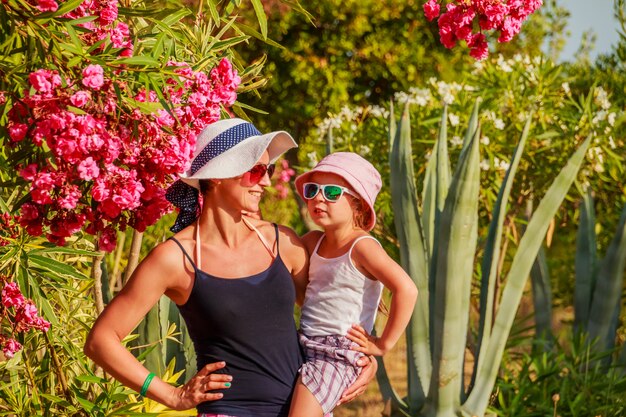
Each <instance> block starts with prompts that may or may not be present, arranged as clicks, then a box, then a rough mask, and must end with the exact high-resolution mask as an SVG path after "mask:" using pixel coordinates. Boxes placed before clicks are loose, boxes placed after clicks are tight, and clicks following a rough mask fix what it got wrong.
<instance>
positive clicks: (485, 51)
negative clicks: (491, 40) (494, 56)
mask: <svg viewBox="0 0 626 417" xmlns="http://www.w3.org/2000/svg"><path fill="white" fill-rule="evenodd" d="M467 45H468V46H469V47H470V55H471V56H472V57H474V58H476V59H477V60H479V61H482V60H483V59H485V58H487V55H489V45H488V44H487V40H486V38H485V35H483V34H482V33H476V34H475V35H474V36H472V38H471V40H470V41H469V42H468V43H467Z"/></svg>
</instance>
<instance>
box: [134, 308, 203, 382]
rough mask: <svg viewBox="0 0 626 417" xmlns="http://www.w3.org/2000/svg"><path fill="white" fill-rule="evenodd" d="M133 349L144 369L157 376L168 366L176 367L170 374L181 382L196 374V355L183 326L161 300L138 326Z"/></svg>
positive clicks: (176, 313)
mask: <svg viewBox="0 0 626 417" xmlns="http://www.w3.org/2000/svg"><path fill="white" fill-rule="evenodd" d="M133 346H135V347H137V349H138V353H139V355H138V356H139V358H141V359H144V360H145V362H144V363H145V366H146V368H148V369H149V370H150V371H152V372H154V373H156V374H157V375H161V374H163V373H164V372H165V371H166V364H170V363H172V362H173V363H175V364H176V367H175V369H174V371H175V372H176V374H177V375H182V380H183V381H185V380H187V379H189V378H190V377H191V376H193V375H194V374H195V373H196V354H195V350H194V348H193V344H192V343H191V339H190V337H189V333H188V332H187V327H186V326H185V322H184V320H183V319H182V317H181V316H180V313H179V312H178V309H177V308H176V306H175V305H174V304H173V303H172V302H171V301H170V299H169V298H167V297H165V296H163V297H161V298H160V299H159V302H158V304H157V305H155V306H154V307H152V308H151V309H150V311H149V312H148V314H147V315H146V317H144V319H143V320H142V321H141V323H139V326H138V327H137V338H136V339H135V340H133ZM180 371H184V372H182V373H180Z"/></svg>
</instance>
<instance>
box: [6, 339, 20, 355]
mask: <svg viewBox="0 0 626 417" xmlns="http://www.w3.org/2000/svg"><path fill="white" fill-rule="evenodd" d="M20 349H22V345H21V344H20V343H19V342H18V341H17V340H15V339H8V340H6V341H5V342H4V343H3V346H2V353H3V354H4V356H6V357H7V358H12V357H13V356H15V354H16V353H17V352H18V351H19V350H20Z"/></svg>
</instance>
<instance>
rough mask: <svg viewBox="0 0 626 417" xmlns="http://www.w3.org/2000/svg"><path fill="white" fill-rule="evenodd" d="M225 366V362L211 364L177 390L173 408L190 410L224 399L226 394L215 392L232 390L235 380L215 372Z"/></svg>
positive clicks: (174, 394) (174, 393)
mask: <svg viewBox="0 0 626 417" xmlns="http://www.w3.org/2000/svg"><path fill="white" fill-rule="evenodd" d="M225 366H226V363H225V362H215V363H210V364H208V365H206V366H205V367H204V368H202V369H201V370H200V371H199V372H198V373H197V374H196V375H194V376H193V378H191V379H190V380H189V381H187V383H186V384H185V385H183V386H182V387H178V388H176V389H175V390H174V392H173V396H174V398H173V401H172V408H173V409H175V410H188V409H190V408H194V407H196V406H197V405H198V404H200V403H203V402H205V401H215V400H219V399H220V398H222V397H223V396H224V394H222V393H221V392H213V391H215V390H223V389H228V388H230V381H232V380H233V377H232V376H230V375H226V374H216V373H214V372H215V371H217V370H218V369H222V368H223V367H225Z"/></svg>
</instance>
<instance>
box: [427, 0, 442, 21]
mask: <svg viewBox="0 0 626 417" xmlns="http://www.w3.org/2000/svg"><path fill="white" fill-rule="evenodd" d="M439 11H440V7H439V2H438V1H437V0H428V1H427V2H426V3H424V14H425V15H426V19H428V21H429V22H430V21H433V19H435V18H436V17H438V16H439Z"/></svg>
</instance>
